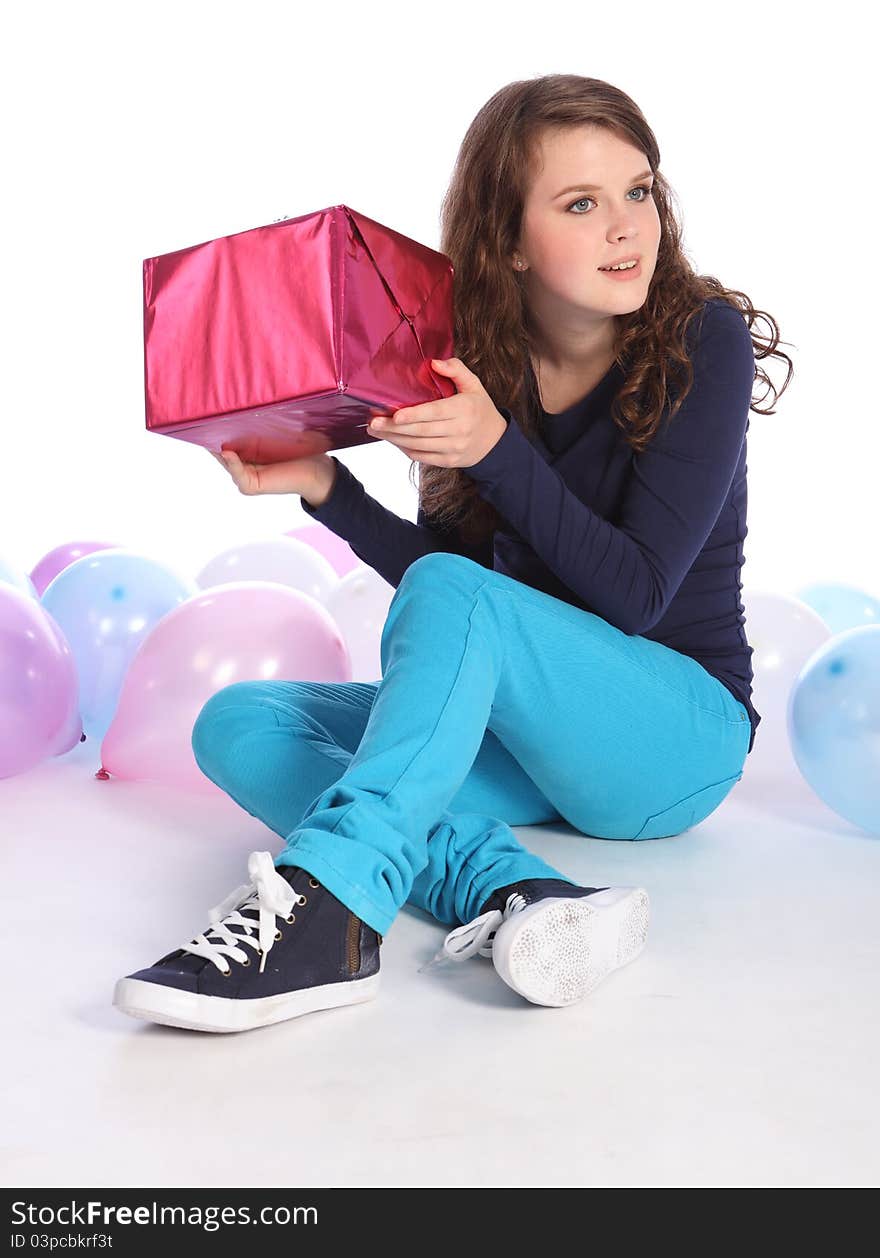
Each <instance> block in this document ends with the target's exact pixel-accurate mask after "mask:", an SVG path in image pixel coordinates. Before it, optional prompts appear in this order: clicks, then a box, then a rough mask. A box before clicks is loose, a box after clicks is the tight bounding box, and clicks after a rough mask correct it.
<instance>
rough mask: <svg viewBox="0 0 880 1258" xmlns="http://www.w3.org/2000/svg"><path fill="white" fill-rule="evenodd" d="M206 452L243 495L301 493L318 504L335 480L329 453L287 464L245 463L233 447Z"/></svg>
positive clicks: (307, 500)
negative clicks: (225, 472) (225, 471)
mask: <svg viewBox="0 0 880 1258" xmlns="http://www.w3.org/2000/svg"><path fill="white" fill-rule="evenodd" d="M208 453H209V454H210V455H211V457H212V458H215V459H216V460H217V462H218V463H220V464H222V466H223V467H225V468H226V470H227V472H228V473H229V475H230V476H231V477H232V479H233V480H234V481H235V483H236V485H237V486H238V488H239V490H240V492H241V493H243V494H300V495H301V496H302V497H303V498H305V500H306V502H309V503H313V502H314V503H315V504H318V503H320V502H323V501H324V499H325V498H326V497H327V496H328V494H329V492H330V490H331V488H332V486H333V482H334V480H335V479H336V465H335V463H334V462H333V459H332V458H331V457H330V455H329V454H310V455H305V456H304V457H303V458H301V459H290V460H289V461H288V462H286V463H246V462H244V460H242V459H240V458H239V457H238V455H237V454H236V453H235V451H234V450H222V449H221V452H220V454H216V453H215V452H214V451H213V450H209V451H208Z"/></svg>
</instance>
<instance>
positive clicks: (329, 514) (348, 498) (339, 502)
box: [300, 454, 364, 538]
mask: <svg viewBox="0 0 880 1258" xmlns="http://www.w3.org/2000/svg"><path fill="white" fill-rule="evenodd" d="M330 457H331V458H332V459H333V462H334V463H335V464H336V479H335V480H334V482H333V488H332V489H331V490H330V494H329V496H328V497H327V498H326V499H325V500H324V502H322V503H321V505H320V506H319V507H313V506H312V504H311V503H309V502H307V501H306V500H305V498H300V506H301V507H302V509H303V511H305V513H306V515H310V516H311V517H312V519H313V520H317V521H318V523H319V524H324V525H326V526H327V528H328V529H331V530H332V532H334V533H336V534H337V536H339V537H343V538H344V537H345V526H346V523H347V521H349V520H351V519H353V518H354V514H353V512H352V506H353V504H354V502H355V501H356V499H357V497H358V494H359V493H361V494H362V493H363V492H364V487H363V485H362V484H361V482H360V481H359V480H358V478H357V477H356V476H355V474H354V473H353V472H352V471H350V470H349V468H348V467H347V466H346V465H345V464H344V463H343V462H341V460H339V459H337V458H336V457H335V456H334V455H332V454H331V456H330Z"/></svg>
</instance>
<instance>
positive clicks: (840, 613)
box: [795, 581, 880, 634]
mask: <svg viewBox="0 0 880 1258" xmlns="http://www.w3.org/2000/svg"><path fill="white" fill-rule="evenodd" d="M795 598H799V599H800V600H801V602H802V603H806V604H807V605H808V606H809V607H812V609H813V611H814V612H817V613H818V614H819V615H820V616H821V617H822V619H823V620H824V621H825V624H826V625H827V626H828V628H829V629H830V630H831V632H832V633H833V634H834V633H843V631H844V629H859V628H860V627H861V626H862V625H880V599H876V598H874V596H873V595H872V594H868V593H867V591H866V590H860V589H859V587H858V586H857V585H844V584H843V583H842V582H837V581H825V582H817V583H816V584H814V585H805V586H804V587H803V589H801V590H797V591H795Z"/></svg>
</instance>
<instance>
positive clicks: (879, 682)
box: [787, 625, 880, 837]
mask: <svg viewBox="0 0 880 1258" xmlns="http://www.w3.org/2000/svg"><path fill="white" fill-rule="evenodd" d="M787 721H788V736H789V740H790V742H791V749H792V753H793V755H794V758H795V760H796V762H797V766H798V768H799V769H800V771H801V773H802V774H803V775H804V778H805V779H806V781H807V782H808V783H809V785H810V786H811V787H812V789H813V790H814V791H815V792H816V794H817V795H818V796H819V798H820V799H822V800H824V801H825V803H826V804H827V805H828V807H829V808H833V809H834V811H835V812H836V813H838V814H839V815H840V816H841V817H845V818H846V820H847V821H851V822H852V823H853V824H854V825H857V826H861V827H862V828H863V829H864V830H867V832H868V833H869V834H872V835H877V836H878V837H880V625H865V626H864V627H862V628H861V629H848V630H846V632H844V633H839V634H837V635H836V636H835V637H833V638H829V639H828V640H827V641H826V642H824V643H823V644H822V646H821V647H819V649H818V650H817V651H814V652H813V654H812V655H811V656H810V658H809V659H808V660H807V662H806V664H805V665H804V667H803V668H802V669H801V671H800V672H799V673H798V675H797V678H796V679H795V683H794V685H793V686H792V688H791V693H790V694H789V699H788V710H787Z"/></svg>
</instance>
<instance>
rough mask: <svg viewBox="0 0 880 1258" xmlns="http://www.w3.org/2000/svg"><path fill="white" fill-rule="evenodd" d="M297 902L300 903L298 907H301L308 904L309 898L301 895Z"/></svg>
mask: <svg viewBox="0 0 880 1258" xmlns="http://www.w3.org/2000/svg"><path fill="white" fill-rule="evenodd" d="M299 902H300V907H302V905H303V904H308V902H309V897H308V896H307V895H301V896H300V897H299Z"/></svg>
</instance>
